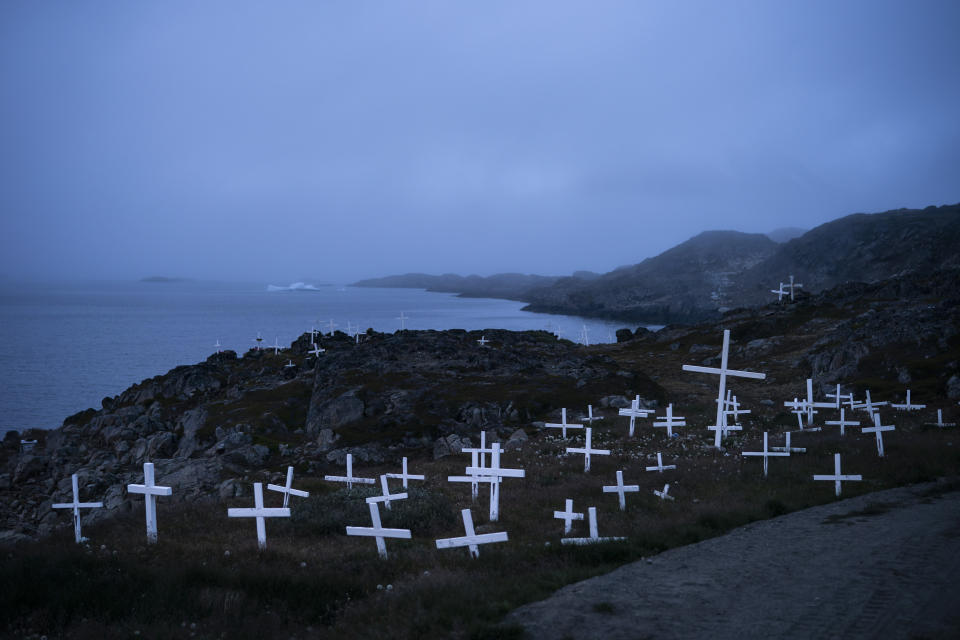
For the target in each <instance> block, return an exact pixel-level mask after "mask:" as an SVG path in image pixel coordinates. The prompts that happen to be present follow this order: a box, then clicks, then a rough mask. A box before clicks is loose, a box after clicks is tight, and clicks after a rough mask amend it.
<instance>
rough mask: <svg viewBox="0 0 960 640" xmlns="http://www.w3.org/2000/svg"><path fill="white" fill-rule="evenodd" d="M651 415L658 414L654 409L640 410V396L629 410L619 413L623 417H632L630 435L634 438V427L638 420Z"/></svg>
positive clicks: (634, 400)
mask: <svg viewBox="0 0 960 640" xmlns="http://www.w3.org/2000/svg"><path fill="white" fill-rule="evenodd" d="M651 413H653V414H656V413H657V412H656V411H655V410H654V409H641V408H640V396H639V395H638V396H637V397H636V398H634V399H633V401H632V402H631V403H630V408H629V409H620V411H618V412H617V414H618V415H621V416H630V435H631V436H633V426H634V423H635V422H636V419H637V418H646V417H647V416H648V415H650V414H651Z"/></svg>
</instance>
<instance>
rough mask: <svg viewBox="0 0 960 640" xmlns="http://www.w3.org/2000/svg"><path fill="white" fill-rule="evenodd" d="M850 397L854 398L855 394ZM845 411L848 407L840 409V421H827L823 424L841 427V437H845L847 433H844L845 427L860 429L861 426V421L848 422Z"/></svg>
mask: <svg viewBox="0 0 960 640" xmlns="http://www.w3.org/2000/svg"><path fill="white" fill-rule="evenodd" d="M850 395H851V396H852V395H853V394H850ZM845 411H846V407H840V419H839V420H827V421H826V422H824V423H823V424H825V425H827V426H828V427H840V435H845V431H844V428H845V427H859V426H860V421H859V420H847V419H846V415H845V413H844V412H845Z"/></svg>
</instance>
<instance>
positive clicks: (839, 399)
mask: <svg viewBox="0 0 960 640" xmlns="http://www.w3.org/2000/svg"><path fill="white" fill-rule="evenodd" d="M827 397H828V398H834V399H835V400H836V402H834V403H833V408H834V409H840V408H841V405H842V404H843V402H844V401H846V402H849V403H850V405H851V406H852V405H853V404H854V402H853V394H852V393H847V394H843V393H840V383H837V392H836V393H828V394H827Z"/></svg>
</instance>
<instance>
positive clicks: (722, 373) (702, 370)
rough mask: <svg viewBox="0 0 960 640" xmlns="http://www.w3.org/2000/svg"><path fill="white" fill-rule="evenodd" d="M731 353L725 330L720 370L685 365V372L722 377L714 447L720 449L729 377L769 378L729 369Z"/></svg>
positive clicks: (718, 397)
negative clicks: (728, 362) (728, 363)
mask: <svg viewBox="0 0 960 640" xmlns="http://www.w3.org/2000/svg"><path fill="white" fill-rule="evenodd" d="M729 352H730V330H729V329H724V330H723V350H722V351H721V352H720V368H719V369H717V368H714V367H699V366H695V365H689V364H685V365H683V370H684V371H693V372H696V373H709V374H713V375H718V376H720V391H719V393H718V394H717V421H716V424H715V425H714V426H716V427H718V428H717V430H716V431H715V433H714V439H713V446H714V447H716V448H718V449H719V448H720V438H721V436H722V433H721V431H722V430H721V428H720V427H721V426H722V425H724V424H725V423H724V417H723V411H724V402H723V401H724V398H725V396H726V392H727V376H735V377H738V378H752V379H754V380H763V379H765V378H766V377H767V376H766V374H763V373H754V372H753V371H737V370H734V369H729V368H727V361H728V358H729Z"/></svg>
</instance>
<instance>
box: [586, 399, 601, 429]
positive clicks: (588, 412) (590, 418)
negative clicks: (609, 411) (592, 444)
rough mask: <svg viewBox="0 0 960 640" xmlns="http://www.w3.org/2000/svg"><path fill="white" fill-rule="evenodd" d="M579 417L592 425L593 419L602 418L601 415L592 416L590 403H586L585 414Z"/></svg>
mask: <svg viewBox="0 0 960 640" xmlns="http://www.w3.org/2000/svg"><path fill="white" fill-rule="evenodd" d="M580 419H581V420H583V421H584V422H586V423H587V424H589V425H591V426H592V425H593V421H594V420H603V416H594V415H593V405H592V404H588V405H587V415H586V416H584V417H581V418H580Z"/></svg>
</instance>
